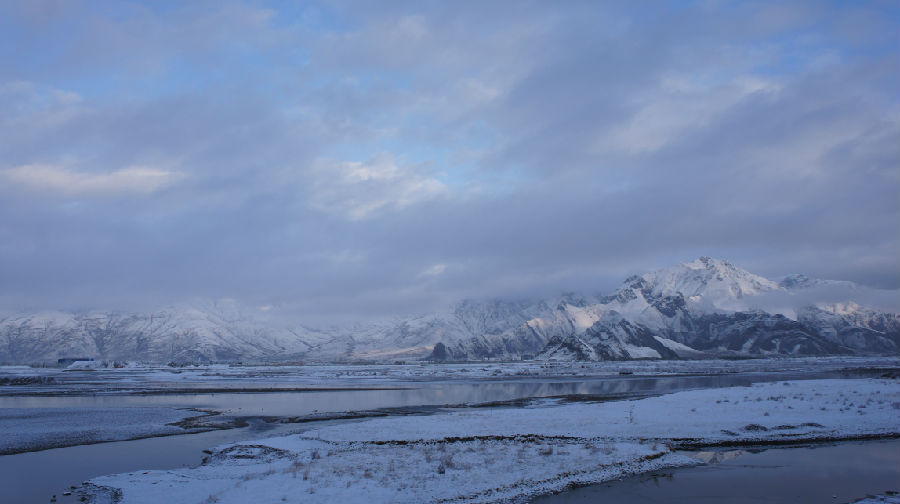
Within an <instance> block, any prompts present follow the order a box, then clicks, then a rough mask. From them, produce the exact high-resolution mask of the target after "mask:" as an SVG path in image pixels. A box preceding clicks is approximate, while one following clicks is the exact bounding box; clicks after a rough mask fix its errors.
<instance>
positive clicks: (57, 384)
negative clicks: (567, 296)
mask: <svg viewBox="0 0 900 504" xmlns="http://www.w3.org/2000/svg"><path fill="white" fill-rule="evenodd" d="M789 364H790V365H784V364H782V365H781V366H780V367H777V368H768V369H762V370H758V369H756V370H754V369H741V368H740V366H742V365H744V364H742V363H738V364H737V365H736V367H737V368H736V369H727V368H726V369H724V370H722V369H717V370H716V371H715V372H710V371H709V369H697V370H691V369H682V370H680V371H681V372H680V373H678V374H660V373H656V374H652V373H648V374H649V375H642V374H640V373H642V372H643V373H647V372H648V370H647V369H646V368H641V366H646V364H638V365H636V366H635V369H634V370H631V369H628V368H622V367H620V366H619V365H617V366H616V367H611V368H606V369H603V372H596V369H594V371H595V373H594V375H592V376H577V375H576V374H577V373H583V372H584V371H583V370H582V369H580V368H578V367H571V368H566V369H574V370H575V373H570V374H568V375H566V374H563V373H560V375H558V376H552V375H547V376H540V375H539V373H538V375H525V376H521V375H519V376H516V375H514V374H512V373H510V372H509V370H510V369H513V370H514V371H515V370H516V368H515V367H514V366H513V367H511V366H503V367H502V369H504V372H505V373H506V374H504V375H501V376H497V373H496V372H495V369H501V367H499V366H498V367H494V368H491V367H488V368H478V367H477V366H467V367H462V366H460V367H458V368H457V369H459V370H463V371H464V372H456V370H454V372H453V373H452V374H451V375H449V376H448V375H446V374H445V375H443V376H415V375H410V374H409V373H405V372H402V373H398V372H396V370H397V369H398V367H396V366H393V367H388V368H389V369H384V368H378V367H377V366H376V367H371V368H365V371H363V370H361V369H360V368H358V367H356V368H344V369H347V371H346V372H345V371H342V370H341V369H342V368H339V367H334V368H328V369H326V373H325V376H315V377H312V378H311V377H310V375H304V376H301V377H296V376H294V375H291V374H289V373H285V372H284V370H283V369H279V370H277V376H275V377H273V376H264V377H262V378H260V377H259V375H258V374H256V373H254V374H252V375H249V376H241V375H240V373H239V371H240V370H238V372H234V371H231V370H227V372H226V373H222V372H218V371H217V372H216V373H210V370H206V371H205V372H204V373H202V374H201V373H197V374H196V375H195V376H193V377H190V376H189V377H186V379H179V380H172V379H171V378H172V376H169V375H166V374H165V373H163V374H162V375H159V374H158V373H156V374H152V375H143V376H142V375H141V373H140V372H127V373H123V374H119V375H115V374H110V376H109V377H104V376H102V375H103V373H104V372H103V371H100V372H92V373H87V372H86V373H83V374H64V375H63V374H57V375H55V376H57V377H58V379H55V380H53V381H51V382H50V384H49V385H46V386H43V387H19V388H9V389H8V390H5V391H4V392H7V395H4V396H0V427H2V431H0V433H2V435H3V438H4V440H5V441H4V442H5V443H6V444H7V445H10V446H13V447H14V446H15V444H16V442H17V440H18V439H19V438H20V437H21V438H22V439H24V438H25V437H27V435H32V436H33V434H34V433H33V432H31V433H29V432H28V429H27V427H28V425H27V421H24V422H23V421H21V420H18V419H16V420H15V422H12V421H10V422H7V423H5V424H4V423H2V421H3V415H7V416H8V415H11V414H12V413H14V412H17V411H29V412H38V413H37V414H36V418H38V419H40V414H39V413H40V412H41V411H44V412H47V413H48V414H49V413H50V412H55V413H58V412H60V411H62V412H70V413H71V414H72V415H73V416H74V415H76V414H80V413H84V412H88V413H89V412H96V411H113V410H115V411H123V412H128V411H143V410H139V409H138V408H142V409H146V408H155V409H160V410H173V411H174V410H178V411H182V410H183V409H185V408H191V409H202V410H208V411H216V412H219V414H218V415H216V416H215V418H216V419H217V422H218V425H219V426H220V427H221V426H234V425H243V426H242V427H235V428H230V429H226V430H214V431H210V432H199V433H193V434H182V435H166V436H163V437H147V438H144V439H132V440H121V441H110V442H98V443H96V444H81V445H78V446H68V447H60V448H52V449H44V450H39V451H31V452H28V453H16V454H10V455H4V456H0V485H2V488H4V489H5V491H4V501H8V502H47V501H48V499H49V498H50V496H51V495H52V494H56V495H57V496H58V499H59V502H66V500H67V499H66V498H64V497H63V496H62V492H63V491H64V490H66V489H67V488H68V487H69V486H70V485H77V484H80V483H81V482H82V481H85V480H87V479H89V478H93V477H96V476H99V475H103V474H110V473H118V472H125V471H133V470H138V469H167V468H178V467H185V466H195V465H197V464H199V463H200V462H201V460H202V458H203V456H204V455H205V454H204V452H203V450H205V449H208V448H211V447H213V446H216V445H222V444H225V443H231V442H237V441H245V440H249V439H254V438H258V437H267V436H272V435H277V434H285V433H290V432H299V431H302V430H305V429H307V428H310V427H311V426H321V425H322V424H323V421H316V422H314V423H309V421H311V420H314V419H316V418H320V417H324V418H326V419H328V418H332V417H340V416H341V415H342V414H345V413H348V412H368V413H365V414H366V415H404V414H410V413H416V414H429V413H434V412H440V411H443V410H444V409H447V408H458V407H481V408H507V407H517V406H521V405H522V404H524V403H527V401H528V400H529V399H536V398H549V397H554V398H563V399H564V400H569V401H584V400H592V401H597V400H618V399H625V398H635V397H645V396H651V395H658V394H665V393H670V392H677V391H684V390H694V389H704V388H720V387H730V386H742V385H749V384H751V383H757V382H769V381H779V380H788V379H805V378H828V377H839V376H845V375H847V374H859V373H864V371H860V369H861V368H860V367H855V366H853V365H852V364H853V363H850V364H851V365H849V366H848V365H847V364H848V363H847V362H836V363H834V364H833V365H832V366H830V367H829V366H807V367H804V365H800V364H797V363H789ZM801 364H802V363H801ZM871 364H872V363H868V364H867V366H868V367H869V368H872V367H877V366H872V365H871ZM878 364H880V363H878ZM885 364H887V365H890V364H891V362H886V363H885ZM762 367H765V366H762ZM863 367H865V366H863ZM417 368H418V366H417ZM446 369H447V368H444V371H446ZM471 369H474V370H476V371H477V372H476V373H475V375H474V376H473V374H472V372H471V371H470V370H471ZM392 370H393V374H391V371H392ZM318 371H320V372H321V371H322V370H321V369H320V370H318ZM589 371H590V370H589ZM692 371H696V372H692ZM354 372H355V373H358V374H359V376H358V377H355V378H354V377H352V376H351V377H348V376H347V375H351V374H352V373H354ZM379 372H381V373H382V374H381V375H379ZM516 372H517V373H521V368H519V369H518V370H517V371H516ZM704 372H707V373H708V374H703V373H704ZM232 373H233V374H232ZM211 375H212V377H211ZM160 376H161V377H162V378H160ZM123 377H124V378H123ZM178 378H181V377H180V376H179V377H178ZM248 390H249V391H248ZM192 414H193V413H192ZM103 421H104V420H103V419H102V418H101V419H99V420H98V421H97V422H98V423H97V424H96V425H94V426H93V430H96V431H98V432H102V431H104V430H105V428H104V425H103ZM346 421H352V420H333V419H332V420H324V422H328V423H334V422H346ZM298 422H300V423H298ZM63 427H64V426H63ZM153 427H154V426H149V427H148V430H147V431H145V432H143V431H141V430H140V428H137V430H136V431H135V435H134V436H130V437H144V436H155V435H157V434H171V429H173V427H169V429H170V431H167V432H156V431H154V430H153ZM155 427H159V426H155ZM17 429H18V431H17ZM106 430H108V429H106ZM45 434H46V433H44V434H42V435H43V436H44V437H40V439H39V440H38V441H40V442H44V443H45V446H44V447H49V446H54V443H56V446H65V444H66V439H65V438H66V436H65V432H64V431H62V432H61V433H57V434H58V435H57V437H56V438H54V437H53V436H49V437H47V436H46V435H45ZM88 434H90V433H88ZM86 439H90V437H89V436H88V437H87V438H86ZM60 441H62V442H60ZM96 441H103V439H97V440H96ZM88 442H93V441H88Z"/></svg>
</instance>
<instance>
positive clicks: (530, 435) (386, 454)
mask: <svg viewBox="0 0 900 504" xmlns="http://www.w3.org/2000/svg"><path fill="white" fill-rule="evenodd" d="M898 409H900V386H898V382H897V381H896V380H811V381H799V382H783V383H766V384H757V385H753V386H751V387H733V388H726V389H710V390H698V391H689V392H679V393H675V394H670V395H666V396H660V397H653V398H647V399H641V400H634V401H618V402H606V403H591V404H559V403H550V402H544V403H540V404H538V405H536V406H533V407H529V408H518V409H515V408H504V409H495V410H491V409H472V410H462V411H459V410H456V411H452V412H448V413H445V414H437V415H431V416H409V417H391V418H381V419H374V420H369V421H365V422H355V423H342V424H334V425H329V426H326V427H323V428H321V429H318V430H312V431H307V432H305V433H304V434H302V435H293V436H284V437H276V438H269V439H263V440H259V441H255V442H252V443H240V444H235V445H228V446H225V447H221V448H220V449H218V450H217V451H215V452H214V453H213V454H212V455H211V456H210V458H209V460H208V461H207V462H206V463H205V464H204V465H202V466H200V467H197V468H194V469H185V470H177V471H147V472H135V473H127V474H120V475H113V476H105V477H101V478H96V479H94V480H93V481H92V483H93V484H94V485H97V486H96V487H94V488H95V490H96V492H95V495H94V497H95V498H96V499H98V500H102V498H103V497H104V496H106V497H114V498H121V501H122V502H124V503H155V502H198V503H199V502H222V503H228V502H234V503H239V502H250V501H257V502H344V503H353V502H367V503H370V502H463V501H464V502H497V501H520V500H523V499H526V498H528V497H529V496H533V495H536V494H541V493H548V492H553V491H557V490H561V489H564V488H566V487H567V486H569V485H572V484H587V483H594V482H600V481H605V480H609V479H613V478H618V477H621V476H623V475H626V474H630V473H636V472H644V471H649V470H655V469H658V468H661V467H666V466H675V465H689V464H695V463H698V462H697V461H696V460H695V459H691V458H688V457H686V456H684V455H679V454H676V453H674V452H673V451H672V450H673V449H675V448H677V447H679V446H684V445H699V444H717V443H721V444H737V443H756V442H782V441H800V440H815V439H836V438H849V437H865V436H878V435H896V434H900V420H898ZM103 488H107V489H114V490H109V491H108V492H106V493H104V492H103V491H102V490H103Z"/></svg>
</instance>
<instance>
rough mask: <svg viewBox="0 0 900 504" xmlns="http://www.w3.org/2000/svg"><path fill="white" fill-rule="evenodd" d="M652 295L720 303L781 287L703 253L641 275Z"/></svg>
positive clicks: (727, 302)
mask: <svg viewBox="0 0 900 504" xmlns="http://www.w3.org/2000/svg"><path fill="white" fill-rule="evenodd" d="M643 278H644V279H645V280H646V281H647V284H649V286H650V289H651V291H652V292H653V293H654V294H655V295H661V296H673V295H676V294H678V293H681V294H682V295H684V297H685V298H687V299H689V300H691V301H694V302H699V301H701V300H706V301H708V302H709V301H711V302H712V303H713V304H714V305H716V306H718V307H720V308H725V307H726V306H719V305H720V304H721V303H723V302H724V303H725V304H729V303H730V301H732V300H736V299H741V298H743V297H744V296H746V295H757V294H761V293H764V292H772V291H777V290H782V288H781V287H779V285H778V284H777V283H775V282H773V281H771V280H769V279H768V278H764V277H761V276H759V275H754V274H753V273H750V272H749V271H747V270H745V269H742V268H739V267H737V266H735V265H733V264H731V263H730V262H728V261H725V260H722V259H715V258H712V257H709V256H702V257H700V258H698V259H696V260H695V261H692V262H689V263H681V264H679V265H677V266H673V267H671V268H665V269H661V270H658V271H654V272H651V273H647V274H646V275H643Z"/></svg>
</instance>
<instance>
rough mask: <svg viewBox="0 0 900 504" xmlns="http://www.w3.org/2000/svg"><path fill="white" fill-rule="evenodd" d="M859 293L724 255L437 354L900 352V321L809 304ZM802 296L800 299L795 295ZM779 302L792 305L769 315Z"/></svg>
mask: <svg viewBox="0 0 900 504" xmlns="http://www.w3.org/2000/svg"><path fill="white" fill-rule="evenodd" d="M823 286H825V287H827V288H828V289H829V292H830V294H831V295H832V297H833V295H834V292H835V291H836V290H838V289H844V290H846V291H847V292H850V291H857V290H862V288H860V287H859V286H857V285H855V284H852V283H851V282H841V281H830V280H818V279H811V278H808V277H806V276H803V275H792V276H790V277H787V278H786V279H785V280H783V281H782V282H781V283H777V282H774V281H772V280H769V279H767V278H764V277H761V276H758V275H754V274H752V273H750V272H748V271H746V270H743V269H741V268H739V267H737V266H735V265H733V264H731V263H729V262H727V261H722V260H717V259H712V258H709V257H701V258H699V259H697V260H696V261H693V262H689V263H684V264H680V265H677V266H674V267H671V268H666V269H663V270H659V271H655V272H651V273H647V274H644V275H641V276H637V275H635V276H632V277H629V278H628V279H626V280H625V282H624V283H623V284H622V285H621V286H620V287H619V288H618V289H617V290H616V292H614V293H613V294H611V295H609V296H606V297H604V298H602V299H600V300H599V301H598V302H597V303H594V304H580V305H573V304H568V303H561V304H559V305H558V306H557V307H556V309H555V310H554V311H553V313H551V314H549V315H548V316H545V317H539V318H535V319H532V320H529V321H528V322H526V323H525V324H524V325H522V326H520V327H517V328H516V329H514V330H512V331H510V332H509V333H506V334H501V335H495V336H481V337H480V338H475V339H472V340H470V341H461V342H458V343H456V344H447V345H444V346H442V347H441V354H440V355H433V356H432V357H433V358H436V359H438V358H439V359H459V360H465V359H477V358H485V357H488V358H504V357H507V358H508V357H513V356H514V355H515V352H511V351H509V350H508V349H510V348H512V349H516V350H518V351H519V353H521V354H529V353H531V354H535V355H536V357H537V358H538V359H548V360H572V359H575V360H610V359H641V358H653V359H659V358H702V357H711V356H766V355H769V356H771V355H833V354H879V353H888V354H890V353H896V352H897V351H898V348H900V317H898V315H897V314H896V313H885V312H879V311H876V310H872V309H869V308H864V307H860V306H859V305H857V304H855V303H852V302H844V303H826V302H814V303H812V304H806V300H805V297H807V296H808V294H809V291H811V290H815V288H821V287H823ZM796 292H802V293H803V295H804V297H798V296H796V295H795V293H796ZM773 299H777V300H778V302H779V303H782V304H784V303H788V304H792V303H791V301H794V303H793V304H796V305H797V307H796V308H794V309H792V310H789V312H790V313H788V314H785V313H783V312H784V311H785V310H783V309H782V310H775V311H768V310H766V309H763V308H762V306H763V305H765V304H766V303H770V302H772V300H773Z"/></svg>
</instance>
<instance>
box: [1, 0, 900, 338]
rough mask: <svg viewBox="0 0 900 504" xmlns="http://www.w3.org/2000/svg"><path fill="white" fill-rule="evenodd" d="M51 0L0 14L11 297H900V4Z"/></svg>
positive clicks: (33, 301)
mask: <svg viewBox="0 0 900 504" xmlns="http://www.w3.org/2000/svg"><path fill="white" fill-rule="evenodd" d="M26 4H27V7H26ZM42 5H43V6H45V7H47V8H40V9H37V10H34V9H32V8H31V3H15V2H13V3H3V2H0V59H2V61H3V62H4V64H3V65H2V67H0V110H3V111H4V113H3V114H0V138H2V139H3V141H0V159H2V160H3V165H2V166H3V169H0V278H3V279H4V281H3V283H2V285H0V299H2V300H4V301H3V303H4V304H8V305H11V306H12V305H15V306H18V305H21V304H23V303H26V302H27V303H29V304H30V305H32V306H38V307H46V306H47V305H53V306H71V305H80V306H85V307H104V306H108V305H109V304H111V303H112V304H115V303H119V302H128V303H132V304H134V305H138V307H139V308H140V307H141V305H145V304H148V303H150V301H152V300H162V301H164V302H169V301H171V300H174V299H178V298H180V297H184V296H205V297H212V298H223V297H231V298H237V299H241V300H242V301H247V302H248V303H250V304H251V305H252V306H267V305H272V306H288V305H290V306H292V307H295V308H296V311H297V313H299V314H304V315H309V316H311V315H316V314H329V316H333V317H334V318H335V319H338V320H339V319H340V318H341V317H350V318H355V317H364V316H368V315H372V316H383V315H391V314H399V313H411V312H419V311H425V310H429V309H433V308H435V307H438V308H439V307H442V306H444V305H446V304H447V303H450V302H452V301H453V300H456V299H458V298H460V297H465V296H475V297H484V296H510V297H520V296H532V295H534V296H538V295H543V294H546V293H553V292H554V291H557V290H563V289H565V290H584V291H601V292H603V291H608V290H609V289H612V288H614V287H616V286H617V285H618V283H619V282H620V281H621V280H622V279H623V278H624V277H625V276H627V275H628V274H630V273H642V272H645V271H647V270H649V269H653V268H657V267H664V266H668V265H671V264H673V263H677V262H679V261H685V260H690V259H692V258H695V257H697V256H699V255H712V256H717V257H724V258H727V259H729V260H731V261H732V262H734V263H736V264H739V265H741V266H743V267H746V268H747V269H749V270H751V271H753V272H755V273H759V274H763V275H766V276H769V277H777V276H780V275H785V274H789V273H806V274H809V275H810V276H816V277H820V278H835V279H844V280H853V281H856V282H859V283H865V284H868V285H871V286H878V287H884V288H896V287H897V286H898V282H900V274H898V264H897V257H898V256H900V237H898V235H897V232H896V230H897V229H898V228H900V212H898V208H900V172H898V171H897V165H898V164H900V144H898V143H897V141H896V138H897V135H898V133H900V121H898V119H897V116H896V111H897V110H898V107H900V100H898V98H897V95H896V82H898V80H900V68H898V66H897V64H896V61H897V58H898V48H897V45H896V40H897V37H898V31H900V27H898V26H897V25H896V23H893V22H891V20H894V19H896V17H897V15H898V7H897V6H896V5H893V4H876V3H859V2H856V3H852V4H850V3H846V2H822V3H821V4H819V3H817V4H816V5H815V8H813V7H811V6H810V5H809V3H808V2H792V1H785V2H779V3H778V4H777V5H775V4H773V3H758V2H746V3H735V2H694V3H683V2H675V3H659V4H654V6H653V8H652V9H651V10H652V12H651V13H650V14H651V15H648V13H647V9H646V7H643V6H641V7H640V8H639V7H637V6H635V5H634V3H632V2H602V3H600V2H589V1H588V2H578V1H573V2H566V3H565V4H564V5H550V4H546V3H541V2H534V3H518V4H516V6H515V8H511V7H510V6H509V4H508V3H506V2H466V1H461V2H452V3H451V2H447V3H440V2H437V3H427V2H392V3H390V4H387V5H382V4H374V3H371V2H354V1H347V2H344V1H342V2H327V3H325V2H323V3H317V2H303V3H296V4H289V3H280V4H279V3H268V2H266V1H262V2H255V1H254V2H244V1H241V0H229V1H226V2H207V3H200V4H188V5H183V6H176V7H174V8H171V6H168V7H167V6H162V5H160V4H158V3H152V2H151V3H142V4H135V3H115V2H112V3H108V2H100V1H98V2H86V3H77V2H76V3H59V4H53V3H45V4H42ZM373 153H382V154H375V155H373ZM40 195H46V197H36V196H40ZM441 265H447V267H446V268H445V269H442V268H441Z"/></svg>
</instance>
